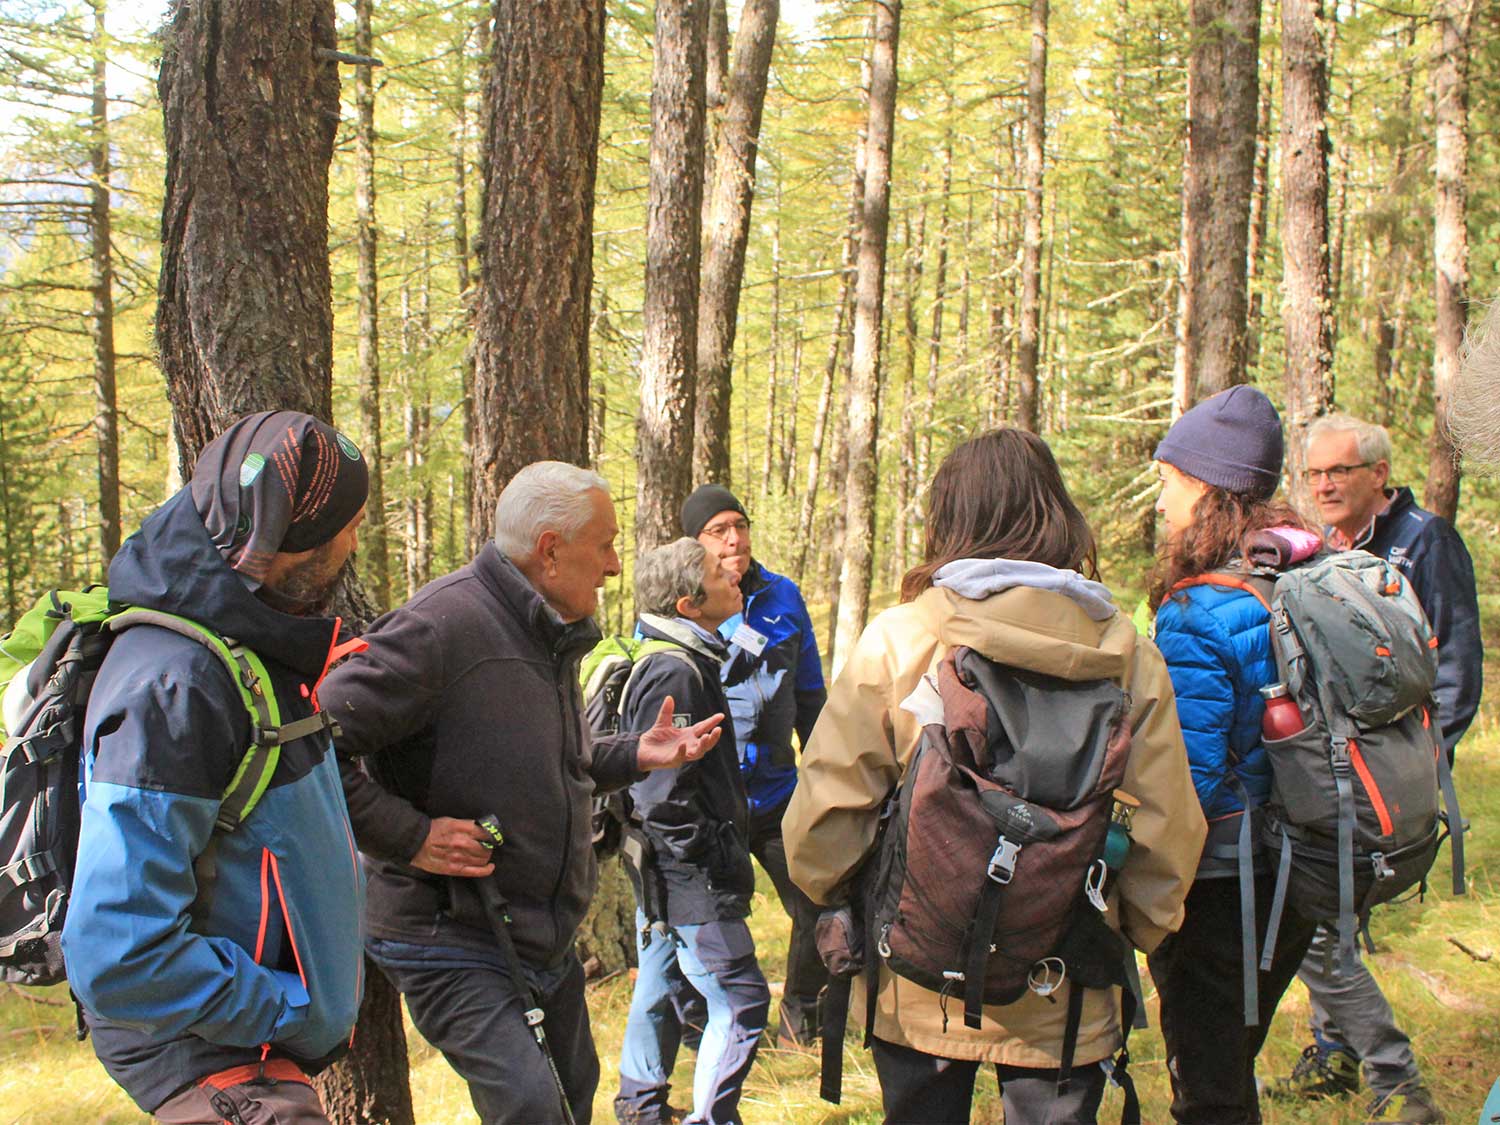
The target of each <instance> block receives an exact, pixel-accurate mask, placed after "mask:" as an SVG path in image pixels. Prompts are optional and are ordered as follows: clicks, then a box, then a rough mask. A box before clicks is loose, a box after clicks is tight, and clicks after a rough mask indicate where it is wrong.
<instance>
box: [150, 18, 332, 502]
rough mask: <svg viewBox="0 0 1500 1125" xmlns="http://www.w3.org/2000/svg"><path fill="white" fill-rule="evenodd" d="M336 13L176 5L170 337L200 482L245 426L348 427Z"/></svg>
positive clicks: (166, 234) (167, 103)
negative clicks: (221, 436)
mask: <svg viewBox="0 0 1500 1125" xmlns="http://www.w3.org/2000/svg"><path fill="white" fill-rule="evenodd" d="M336 46H337V37H336V35H335V31H334V15H333V2H332V0H253V2H252V0H217V2H209V3H187V2H186V0H175V2H174V3H173V5H172V14H171V26H170V29H169V31H168V34H167V38H166V41H165V43H164V47H163V54H162V63H161V77H160V81H159V90H160V93H161V101H162V113H163V117H164V119H165V142H166V148H167V182H166V198H165V201H164V203H163V207H162V265H161V279H160V283H159V285H158V303H157V312H156V339H157V347H158V350H159V354H160V360H161V365H162V371H163V373H164V374H165V375H166V379H167V393H168V396H169V397H170V398H171V400H172V418H173V425H174V426H175V427H176V429H177V437H178V446H179V449H180V451H181V456H182V458H183V469H184V475H187V474H188V473H190V472H191V469H192V465H193V461H194V459H195V458H196V457H197V454H198V450H200V449H202V448H203V446H204V445H206V444H207V443H208V442H209V441H210V440H211V439H212V438H213V437H215V436H216V435H217V434H218V433H219V431H220V430H222V429H223V428H224V427H225V426H226V425H227V424H228V423H229V422H230V421H231V420H233V419H234V418H236V417H238V416H240V415H242V414H247V413H251V412H253V411H257V410H274V409H289V410H302V411H305V412H307V413H309V414H315V415H317V416H318V417H320V418H328V417H330V416H331V414H332V389H331V384H330V379H329V376H330V372H331V370H332V365H333V309H332V303H331V299H330V282H329V273H328V161H329V159H330V157H331V156H332V154H333V138H334V132H335V129H336V128H337V125H338V118H339V74H338V66H337V64H336V63H334V62H332V61H329V60H328V59H326V58H320V57H319V56H318V55H317V54H316V51H317V50H318V49H322V50H325V51H326V50H332V49H334V48H335V47H336Z"/></svg>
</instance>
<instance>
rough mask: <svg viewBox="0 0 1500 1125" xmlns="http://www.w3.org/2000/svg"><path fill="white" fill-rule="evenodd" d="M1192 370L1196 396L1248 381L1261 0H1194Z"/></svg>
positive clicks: (1189, 192) (1194, 398)
mask: <svg viewBox="0 0 1500 1125" xmlns="http://www.w3.org/2000/svg"><path fill="white" fill-rule="evenodd" d="M1189 7H1190V20H1191V24H1192V32H1193V45H1192V55H1191V57H1190V59H1189V62H1188V69H1189V72H1190V74H1189V79H1188V117H1189V121H1188V135H1189V140H1188V170H1187V177H1186V182H1185V184H1184V189H1183V190H1184V191H1185V192H1186V193H1187V219H1188V223H1187V255H1188V259H1187V260H1188V286H1189V289H1190V295H1189V298H1188V302H1187V305H1188V323H1187V330H1186V333H1185V339H1186V344H1187V355H1186V363H1187V377H1188V379H1189V380H1190V381H1191V395H1192V401H1194V402H1196V401H1198V400H1199V399H1202V398H1207V397H1208V396H1209V395H1211V394H1214V393H1215V392H1217V391H1222V390H1224V389H1225V388H1227V387H1230V386H1233V385H1234V384H1236V383H1243V382H1244V381H1245V327H1246V313H1247V311H1248V298H1247V294H1246V268H1245V266H1246V250H1247V242H1248V238H1249V222H1250V194H1251V185H1252V182H1253V180H1254V176H1255V126H1256V113H1257V100H1258V95H1259V92H1260V85H1259V74H1258V67H1259V55H1258V52H1259V50H1260V0H1190V4H1189Z"/></svg>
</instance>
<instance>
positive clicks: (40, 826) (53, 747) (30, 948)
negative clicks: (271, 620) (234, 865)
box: [0, 586, 334, 985]
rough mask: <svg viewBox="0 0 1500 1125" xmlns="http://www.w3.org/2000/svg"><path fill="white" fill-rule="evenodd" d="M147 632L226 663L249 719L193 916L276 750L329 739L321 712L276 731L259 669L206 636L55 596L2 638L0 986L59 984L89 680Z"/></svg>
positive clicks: (105, 602)
mask: <svg viewBox="0 0 1500 1125" xmlns="http://www.w3.org/2000/svg"><path fill="white" fill-rule="evenodd" d="M135 625H155V626H157V627H159V628H163V629H169V630H171V631H172V632H174V633H177V634H179V635H181V636H184V637H187V638H189V639H190V640H194V641H197V642H198V643H199V644H201V645H203V646H204V647H205V648H207V649H208V650H209V651H210V652H212V653H214V655H216V656H217V657H219V659H220V660H221V661H223V663H224V668H225V670H226V671H227V672H228V673H229V676H230V679H231V680H233V682H234V684H235V686H236V687H237V688H238V689H239V693H240V697H241V699H242V701H243V703H244V705H245V709H246V711H247V712H248V713H249V715H250V720H251V728H252V730H253V731H254V736H253V741H252V743H251V745H250V748H249V749H248V750H247V751H246V752H245V755H244V757H243V758H242V759H241V760H240V764H239V767H238V768H237V769H236V770H235V773H234V776H233V777H232V778H231V779H230V781H229V784H228V786H227V787H226V788H225V790H224V795H223V797H222V799H221V804H220V807H219V815H218V818H217V821H216V823H215V826H214V835H213V837H212V838H211V839H210V841H209V844H208V847H207V848H205V849H204V852H203V854H202V855H200V856H199V857H198V858H197V860H196V861H195V862H194V865H193V867H194V872H195V874H196V876H197V880H198V898H197V899H196V900H195V902H194V905H193V912H194V915H195V916H199V915H201V914H202V913H203V912H205V911H206V910H207V905H208V902H209V901H210V899H211V897H212V893H213V890H212V889H213V883H214V877H215V870H214V867H215V863H214V857H215V854H216V853H217V850H218V848H217V845H218V840H219V839H220V837H221V836H222V835H224V834H226V833H229V832H233V831H234V830H235V829H236V828H237V827H238V826H239V825H240V823H241V822H242V821H243V820H244V819H245V818H246V817H248V816H249V815H250V813H251V811H252V810H253V809H254V808H255V806H256V803H257V802H258V801H259V800H260V798H261V795H262V794H264V793H265V791H266V787H267V786H268V785H269V784H270V782H271V776H272V774H274V773H275V772H276V766H277V763H278V761H279V760H280V757H281V745H282V743H284V742H290V741H292V740H294V739H298V738H303V737H306V736H308V735H311V734H315V733H317V732H318V731H319V730H323V729H332V728H333V727H334V724H333V721H332V720H331V719H330V718H329V717H328V716H327V714H326V713H325V712H321V711H320V712H318V713H316V714H314V715H311V716H309V717H308V718H305V719H299V720H297V721H295V722H292V723H286V724H283V723H282V721H281V708H280V707H279V705H278V704H277V701H276V695H275V692H274V690H273V689H272V686H271V677H270V675H269V673H268V672H267V671H266V667H265V665H264V664H263V663H262V662H261V659H260V657H259V656H257V655H256V654H255V653H254V652H252V651H251V650H250V649H248V648H246V647H245V646H244V645H241V644H239V643H238V642H236V641H233V640H230V639H229V638H227V637H222V636H220V635H219V634H218V633H215V632H214V631H213V630H212V629H209V628H208V627H207V626H205V625H200V624H199V623H197V622H196V621H191V620H189V619H188V618H185V617H179V616H177V615H175V614H170V613H164V612H161V611H158V610H150V609H139V608H133V607H129V606H122V605H119V604H116V603H113V602H111V601H110V598H109V591H108V590H107V589H106V588H105V587H103V586H91V587H88V588H87V589H84V590H53V591H51V592H49V593H47V594H44V595H43V596H42V597H41V598H40V599H38V601H37V603H36V605H35V606H33V607H32V608H31V609H30V610H28V611H27V612H26V614H25V615H24V616H22V617H21V619H20V620H19V621H17V622H16V625H15V628H13V629H12V630H11V631H10V633H8V634H7V635H6V636H5V637H3V638H0V690H3V693H4V708H3V710H4V716H5V717H4V725H5V729H4V734H5V742H4V746H3V748H0V982H5V983H12V984H28V985H46V984H56V983H58V982H59V981H62V980H63V979H65V977H66V972H65V970H64V966H63V958H62V944H61V943H62V928H63V921H64V919H65V917H66V914H67V905H68V894H69V890H70V888H71V886H72V880H73V868H74V860H75V858H76V856H77V852H78V826H79V818H80V815H81V809H80V806H79V799H78V797H79V794H78V788H79V784H78V783H79V776H80V774H79V768H80V757H81V753H82V743H83V727H84V714H85V712H86V710H87V708H88V699H89V692H90V691H91V690H92V688H93V685H94V677H95V675H96V674H97V673H98V671H99V666H100V665H101V664H102V663H103V662H104V657H105V655H106V654H107V653H108V651H109V649H110V646H111V645H112V644H113V643H114V640H115V638H116V637H117V636H119V635H120V633H122V632H123V631H124V630H126V629H128V628H131V627H132V626H135Z"/></svg>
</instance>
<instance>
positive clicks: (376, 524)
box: [354, 0, 391, 609]
mask: <svg viewBox="0 0 1500 1125" xmlns="http://www.w3.org/2000/svg"><path fill="white" fill-rule="evenodd" d="M374 6H375V0H355V3H354V53H355V54H356V55H364V56H366V57H369V56H371V55H373V54H374V53H375V40H374V35H373V33H372V31H371V28H370V18H371V13H372V11H373V9H374ZM354 107H355V111H356V114H357V117H356V120H355V124H354V223H355V227H356V228H357V239H356V240H357V242H358V244H359V260H358V263H357V265H356V267H355V288H356V290H357V291H358V302H359V337H358V344H357V349H356V350H357V353H358V361H359V413H360V417H361V419H362V420H363V422H364V443H365V450H364V451H365V460H366V461H367V462H368V463H369V466H370V500H369V504H368V505H367V509H366V510H367V512H368V516H367V518H366V520H365V523H364V526H363V527H362V528H361V529H360V537H359V538H360V552H359V553H360V561H361V562H363V563H364V571H365V574H366V575H367V576H368V577H369V579H370V596H371V597H372V598H374V599H375V604H376V605H378V606H380V607H381V608H383V609H384V608H388V607H389V606H390V604H391V574H390V563H389V560H388V557H387V552H388V548H387V545H386V539H387V534H386V526H385V454H384V451H383V447H382V437H381V431H380V293H379V281H378V280H377V275H376V269H377V265H376V248H377V242H378V240H379V237H380V236H379V229H378V227H377V226H376V222H375V75H374V68H373V67H369V66H359V67H355V69H354Z"/></svg>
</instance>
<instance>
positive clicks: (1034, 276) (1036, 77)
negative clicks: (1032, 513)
mask: <svg viewBox="0 0 1500 1125" xmlns="http://www.w3.org/2000/svg"><path fill="white" fill-rule="evenodd" d="M1047 18H1048V6H1047V0H1031V57H1030V62H1029V64H1028V66H1027V70H1026V218H1025V228H1024V233H1023V236H1022V251H1021V340H1020V349H1019V352H1018V354H1017V357H1016V390H1017V396H1016V411H1015V419H1016V425H1017V426H1019V427H1021V428H1022V429H1023V430H1030V431H1031V432H1032V433H1036V431H1037V420H1038V417H1037V411H1038V402H1037V400H1038V397H1039V388H1038V375H1039V363H1040V358H1041V338H1042V184H1043V172H1044V169H1045V161H1046V148H1045V146H1046V140H1047Z"/></svg>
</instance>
